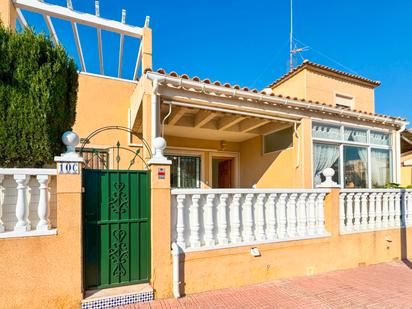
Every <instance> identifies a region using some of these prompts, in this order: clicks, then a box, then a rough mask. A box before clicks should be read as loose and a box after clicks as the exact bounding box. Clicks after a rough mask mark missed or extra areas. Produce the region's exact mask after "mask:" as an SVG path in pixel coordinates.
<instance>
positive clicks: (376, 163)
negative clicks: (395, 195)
mask: <svg viewBox="0 0 412 309" xmlns="http://www.w3.org/2000/svg"><path fill="white" fill-rule="evenodd" d="M371 168H372V171H371V173H372V187H374V188H376V187H383V186H385V185H386V184H387V183H389V177H390V176H389V151H388V150H383V149H372V151H371Z"/></svg>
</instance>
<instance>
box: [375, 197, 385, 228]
mask: <svg viewBox="0 0 412 309" xmlns="http://www.w3.org/2000/svg"><path fill="white" fill-rule="evenodd" d="M382 196H383V194H382V193H381V192H379V193H377V194H376V202H375V213H376V220H375V228H376V229H380V228H382Z"/></svg>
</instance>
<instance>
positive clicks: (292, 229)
mask: <svg viewBox="0 0 412 309" xmlns="http://www.w3.org/2000/svg"><path fill="white" fill-rule="evenodd" d="M297 196H298V195H297V194H296V193H292V194H291V195H290V196H289V200H288V202H287V214H288V227H287V231H288V236H289V237H295V236H296V198H297Z"/></svg>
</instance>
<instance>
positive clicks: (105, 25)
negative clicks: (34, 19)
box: [13, 0, 143, 38]
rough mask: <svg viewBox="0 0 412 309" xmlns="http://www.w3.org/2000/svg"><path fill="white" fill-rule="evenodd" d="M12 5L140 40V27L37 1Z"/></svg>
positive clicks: (25, 1)
mask: <svg viewBox="0 0 412 309" xmlns="http://www.w3.org/2000/svg"><path fill="white" fill-rule="evenodd" d="M13 3H14V6H15V8H16V9H23V10H28V11H31V12H35V13H39V14H43V15H47V16H52V17H56V18H60V19H64V20H68V21H70V22H74V23H78V24H82V25H86V26H90V27H95V28H100V29H102V30H107V31H112V32H116V33H120V34H124V35H128V36H131V37H135V38H141V37H142V35H143V29H142V28H140V27H135V26H130V25H126V24H123V23H121V22H119V21H114V20H109V19H105V18H101V17H98V16H95V15H92V14H88V13H80V12H76V11H73V10H70V9H68V8H65V7H62V6H58V5H52V4H48V3H45V2H41V1H37V0H13Z"/></svg>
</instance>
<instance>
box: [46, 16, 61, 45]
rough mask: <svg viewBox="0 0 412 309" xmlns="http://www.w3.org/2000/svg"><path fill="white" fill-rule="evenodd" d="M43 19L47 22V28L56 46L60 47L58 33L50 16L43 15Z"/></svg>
mask: <svg viewBox="0 0 412 309" xmlns="http://www.w3.org/2000/svg"><path fill="white" fill-rule="evenodd" d="M43 17H44V21H45V22H46V25H47V28H48V29H49V33H50V36H51V38H52V40H53V42H54V45H56V46H57V45H59V39H58V38H57V33H56V30H55V29H54V26H53V23H52V20H51V18H50V16H47V15H43Z"/></svg>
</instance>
